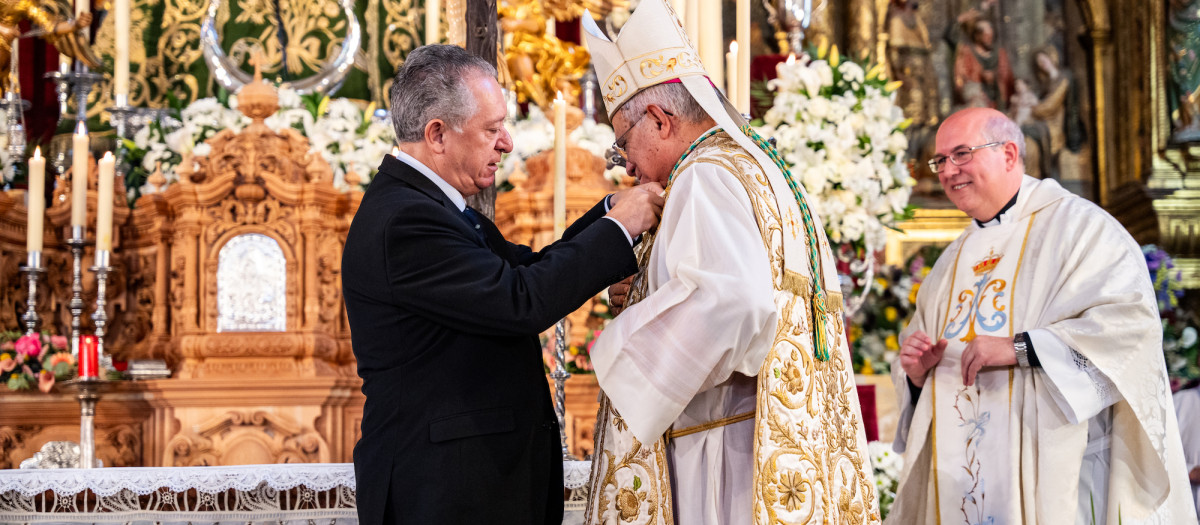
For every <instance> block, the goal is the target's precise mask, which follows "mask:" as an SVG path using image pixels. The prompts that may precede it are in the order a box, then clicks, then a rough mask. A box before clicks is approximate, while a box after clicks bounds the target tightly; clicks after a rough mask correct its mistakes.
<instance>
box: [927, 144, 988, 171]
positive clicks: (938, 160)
mask: <svg viewBox="0 0 1200 525" xmlns="http://www.w3.org/2000/svg"><path fill="white" fill-rule="evenodd" d="M1006 143H1007V141H1000V142H989V143H987V144H980V145H978V146H972V147H970V148H963V149H960V150H955V151H953V152H951V153H950V155H949V156H946V155H938V156H936V157H934V158H932V159H929V171H932V172H934V173H935V174H936V173H940V172H941V171H942V168H944V167H946V161H947V160H949V161H950V162H951V163H952V164H954V165H955V166H962V165H963V164H966V163H968V162H971V157H973V156H975V150H977V149H983V148H990V147H992V146H1002V145H1004V144H1006Z"/></svg>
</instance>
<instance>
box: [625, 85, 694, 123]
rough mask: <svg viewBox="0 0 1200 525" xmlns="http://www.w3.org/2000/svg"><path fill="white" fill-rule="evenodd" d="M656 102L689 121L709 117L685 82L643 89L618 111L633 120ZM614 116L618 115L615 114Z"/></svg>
mask: <svg viewBox="0 0 1200 525" xmlns="http://www.w3.org/2000/svg"><path fill="white" fill-rule="evenodd" d="M650 104H654V105H656V106H658V107H660V108H662V109H665V110H667V111H669V112H671V113H672V114H674V115H675V116H676V117H679V118H680V119H682V120H683V121H684V122H687V123H691V124H694V123H697V122H703V121H704V120H706V119H708V118H709V116H708V113H707V112H705V111H704V108H702V107H700V103H699V102H696V99H695V98H693V97H692V94H691V93H689V92H688V90H687V88H686V87H684V85H683V84H680V83H678V82H673V83H670V84H658V85H655V86H650V87H648V88H646V89H643V90H642V91H641V92H640V93H638V94H636V95H634V96H633V97H631V98H630V99H629V100H628V101H627V102H625V104H624V105H622V106H621V109H618V110H617V113H621V114H623V115H625V120H627V121H629V122H631V123H632V122H633V121H634V120H636V119H637V118H638V117H640V116H641V115H642V113H643V112H645V111H646V106H649V105H650ZM613 116H614V117H615V116H616V115H613Z"/></svg>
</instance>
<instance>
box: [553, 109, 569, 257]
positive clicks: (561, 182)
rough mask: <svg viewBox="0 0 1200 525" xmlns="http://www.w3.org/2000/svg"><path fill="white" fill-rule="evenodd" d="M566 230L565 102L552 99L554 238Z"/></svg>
mask: <svg viewBox="0 0 1200 525" xmlns="http://www.w3.org/2000/svg"><path fill="white" fill-rule="evenodd" d="M566 229H567V102H566V101H565V100H563V94H562V91H559V92H558V98H555V99H554V238H555V239H559V238H561V237H562V234H563V232H564V231H566Z"/></svg>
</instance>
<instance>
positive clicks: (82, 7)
mask: <svg viewBox="0 0 1200 525" xmlns="http://www.w3.org/2000/svg"><path fill="white" fill-rule="evenodd" d="M91 7H92V6H91V0H75V18H76V19H78V18H79V15H82V14H84V13H88V12H91V10H92V9H91ZM90 32H91V31H90V30H89V29H88V28H84V29H83V37H84V38H85V39H87V40H86V41H88V42H90V41H91V39H90V36H91V35H90V34H89V33H90Z"/></svg>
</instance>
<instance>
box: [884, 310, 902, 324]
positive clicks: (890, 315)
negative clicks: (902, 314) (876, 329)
mask: <svg viewBox="0 0 1200 525" xmlns="http://www.w3.org/2000/svg"><path fill="white" fill-rule="evenodd" d="M898 316H899V314H898V313H896V307H895V306H889V307H887V308H884V309H883V317H884V318H886V319H887V320H888V322H889V323H894V322H896V317H898Z"/></svg>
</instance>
